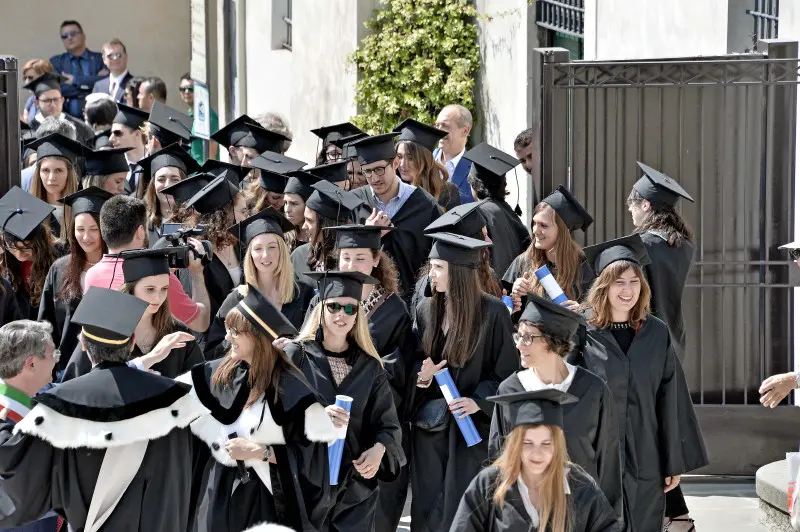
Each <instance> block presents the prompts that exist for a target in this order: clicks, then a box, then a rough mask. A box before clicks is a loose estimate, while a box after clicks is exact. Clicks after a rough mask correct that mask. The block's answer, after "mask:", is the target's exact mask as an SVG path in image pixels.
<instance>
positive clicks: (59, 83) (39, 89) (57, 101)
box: [25, 72, 94, 146]
mask: <svg viewBox="0 0 800 532" xmlns="http://www.w3.org/2000/svg"><path fill="white" fill-rule="evenodd" d="M63 83H64V76H62V75H61V74H56V73H55V72H48V73H47V74H43V75H41V76H39V77H38V78H36V79H35V80H33V81H31V82H30V83H28V84H27V85H25V88H26V89H28V90H29V91H31V92H33V95H34V96H35V97H36V106H37V107H38V108H39V112H38V113H37V114H36V116H34V117H33V119H32V120H31V127H32V128H38V127H39V125H40V124H41V123H42V121H43V120H44V119H45V118H47V117H48V116H56V117H60V118H63V119H65V120H67V121H69V122H71V123H72V125H73V126H75V132H76V135H77V136H76V138H75V140H77V141H78V142H80V143H81V144H83V145H85V146H89V145H90V144H91V143H92V142H93V141H94V131H92V128H90V127H89V126H88V125H86V123H85V122H84V121H83V120H79V119H77V118H75V117H73V116H71V115H68V114H66V113H65V112H64V111H66V109H65V108H64V105H65V101H64V97H63V95H62V93H61V87H64V85H63ZM81 118H83V111H81Z"/></svg>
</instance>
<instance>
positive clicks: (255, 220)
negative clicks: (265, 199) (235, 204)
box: [228, 207, 294, 247]
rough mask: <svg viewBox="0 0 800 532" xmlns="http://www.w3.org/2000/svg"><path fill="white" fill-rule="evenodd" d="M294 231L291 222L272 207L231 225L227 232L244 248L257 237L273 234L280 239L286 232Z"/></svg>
mask: <svg viewBox="0 0 800 532" xmlns="http://www.w3.org/2000/svg"><path fill="white" fill-rule="evenodd" d="M292 229H294V226H293V225H292V222H290V221H289V220H287V219H286V217H285V216H284V215H283V214H281V213H280V212H278V211H276V210H275V209H273V208H272V207H267V208H265V209H261V210H260V211H258V212H257V213H255V214H254V215H252V216H250V217H249V218H247V219H245V220H242V221H241V222H239V223H238V224H235V225H232V226H231V227H229V228H228V231H230V232H231V233H233V234H234V235H235V236H236V238H238V239H239V241H240V242H241V243H242V244H244V246H245V247H247V246H249V245H250V241H251V240H253V239H254V238H255V237H257V236H258V235H263V234H265V233H274V234H276V235H278V236H280V237H281V238H283V235H284V233H285V232H286V231H291V230H292Z"/></svg>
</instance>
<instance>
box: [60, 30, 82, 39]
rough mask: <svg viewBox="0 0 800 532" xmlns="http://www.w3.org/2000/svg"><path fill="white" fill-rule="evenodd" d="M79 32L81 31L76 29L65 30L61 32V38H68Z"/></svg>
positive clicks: (75, 35)
mask: <svg viewBox="0 0 800 532" xmlns="http://www.w3.org/2000/svg"><path fill="white" fill-rule="evenodd" d="M80 34H81V32H79V31H78V30H72V31H65V32H64V33H62V34H61V38H62V39H64V40H66V39H69V38H70V37H77V36H78V35H80Z"/></svg>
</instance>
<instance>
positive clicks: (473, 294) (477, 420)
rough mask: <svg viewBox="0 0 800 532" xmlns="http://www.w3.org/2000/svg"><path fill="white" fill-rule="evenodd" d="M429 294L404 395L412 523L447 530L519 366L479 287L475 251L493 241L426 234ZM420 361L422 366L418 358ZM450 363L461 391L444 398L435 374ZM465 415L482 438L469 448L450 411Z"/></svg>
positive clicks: (506, 326)
mask: <svg viewBox="0 0 800 532" xmlns="http://www.w3.org/2000/svg"><path fill="white" fill-rule="evenodd" d="M428 236H429V237H430V238H431V239H433V240H434V244H433V246H432V247H431V251H430V259H431V260H430V263H431V270H430V273H429V274H428V275H429V276H430V279H431V283H430V287H431V290H432V291H433V292H432V293H431V297H426V298H424V299H423V300H422V302H421V303H420V305H419V308H418V309H417V321H416V324H415V327H416V329H417V335H418V336H419V337H420V338H421V339H422V344H423V348H424V353H425V355H426V356H427V358H426V359H425V360H424V361H423V362H422V366H421V368H420V369H419V371H418V374H417V378H416V380H415V381H414V380H412V383H411V385H410V386H409V388H410V395H409V399H408V401H409V404H410V411H411V416H412V417H411V419H412V427H411V454H412V456H413V459H412V462H411V466H412V470H411V492H412V498H411V527H412V530H414V531H415V532H416V531H439V530H446V529H447V528H448V527H449V526H450V523H451V522H452V520H453V516H454V515H455V512H456V508H457V507H458V502H459V500H460V499H461V496H462V495H463V494H464V490H466V488H467V486H468V485H469V483H470V481H471V480H472V478H473V477H474V476H475V475H476V474H478V471H480V469H481V468H482V467H483V466H484V465H485V462H486V459H487V457H488V447H487V439H488V437H489V426H490V422H491V419H492V409H493V404H492V403H490V402H489V401H487V400H486V398H487V397H489V396H491V395H495V394H496V393H497V388H498V386H499V385H500V383H501V382H502V381H503V380H504V379H506V378H508V377H509V376H510V375H511V374H512V373H513V372H514V371H515V370H516V369H517V368H518V367H519V358H518V356H517V351H516V349H515V348H514V341H513V339H512V336H511V335H512V333H513V327H512V324H511V317H510V316H509V312H508V309H507V308H506V306H505V305H504V304H503V303H502V302H501V301H500V300H499V299H497V298H494V297H492V296H490V295H488V294H485V293H483V292H482V291H481V289H480V284H479V281H478V276H477V269H476V268H477V266H478V263H479V261H480V250H481V248H485V247H487V246H489V245H490V244H488V243H486V242H484V241H481V240H475V239H472V238H468V237H463V236H459V235H455V234H452V233H434V234H431V235H428ZM417 367H419V365H417ZM443 368H447V369H448V370H449V372H450V375H451V376H452V378H453V381H454V382H455V385H456V388H457V389H458V391H459V393H460V394H461V398H460V399H455V400H453V401H450V402H449V403H448V400H447V399H446V398H445V397H444V396H443V395H442V391H441V390H440V388H439V386H438V385H431V383H432V381H433V379H434V377H433V374H434V373H435V372H436V371H438V370H440V369H443ZM466 415H469V416H470V417H471V418H472V421H473V423H474V424H475V427H476V428H477V430H478V434H479V435H480V436H481V438H482V441H481V442H480V443H478V444H477V445H473V446H472V447H467V443H466V441H465V440H464V436H463V435H462V434H461V431H460V430H459V428H458V425H457V423H456V420H455V416H462V417H464V416H466Z"/></svg>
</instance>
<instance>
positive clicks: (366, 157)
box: [351, 133, 397, 164]
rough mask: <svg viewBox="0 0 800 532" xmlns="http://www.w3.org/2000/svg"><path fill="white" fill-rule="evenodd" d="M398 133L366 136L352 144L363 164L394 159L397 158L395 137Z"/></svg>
mask: <svg viewBox="0 0 800 532" xmlns="http://www.w3.org/2000/svg"><path fill="white" fill-rule="evenodd" d="M396 136H397V133H384V134H382V135H373V136H371V137H364V138H363V139H358V140H357V141H355V142H353V143H352V144H351V146H352V147H353V148H355V150H356V156H357V157H358V160H359V161H360V162H361V164H370V163H374V162H376V161H393V160H394V158H395V155H396V154H395V151H394V138H395V137H396Z"/></svg>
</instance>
